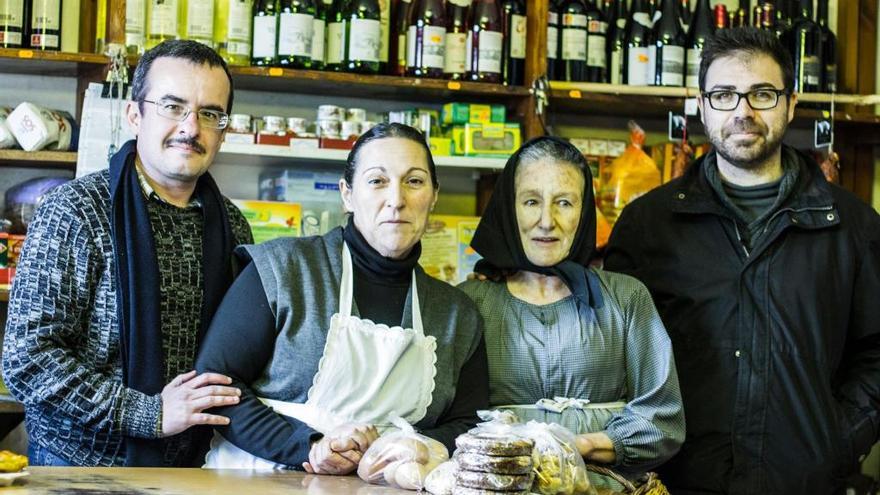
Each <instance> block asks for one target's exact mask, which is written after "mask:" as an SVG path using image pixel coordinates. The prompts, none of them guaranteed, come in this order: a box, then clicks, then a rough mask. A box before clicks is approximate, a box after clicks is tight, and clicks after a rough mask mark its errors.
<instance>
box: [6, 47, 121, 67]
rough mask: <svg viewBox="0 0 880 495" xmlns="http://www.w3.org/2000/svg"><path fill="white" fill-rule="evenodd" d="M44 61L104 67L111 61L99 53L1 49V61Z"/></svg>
mask: <svg viewBox="0 0 880 495" xmlns="http://www.w3.org/2000/svg"><path fill="white" fill-rule="evenodd" d="M3 58H6V59H19V60H43V61H50V62H74V63H78V64H95V65H104V64H108V63H110V59H109V58H108V57H106V56H104V55H100V54H97V53H70V52H56V51H49V50H31V49H30V48H0V59H3Z"/></svg>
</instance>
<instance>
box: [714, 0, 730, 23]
mask: <svg viewBox="0 0 880 495" xmlns="http://www.w3.org/2000/svg"><path fill="white" fill-rule="evenodd" d="M727 27H730V18H729V17H728V16H727V6H725V5H724V4H723V3H719V4H718V5H716V6H715V29H724V28H727Z"/></svg>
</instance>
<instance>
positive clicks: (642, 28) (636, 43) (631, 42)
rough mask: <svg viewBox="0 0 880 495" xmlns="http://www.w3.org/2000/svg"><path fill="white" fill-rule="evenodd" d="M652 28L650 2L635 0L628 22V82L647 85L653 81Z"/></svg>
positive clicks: (635, 84)
mask: <svg viewBox="0 0 880 495" xmlns="http://www.w3.org/2000/svg"><path fill="white" fill-rule="evenodd" d="M652 28H653V24H652V23H651V14H650V8H649V7H648V3H647V2H646V1H645V0H633V2H632V5H631V10H630V13H629V19H628V20H627V22H626V52H625V55H626V56H625V58H624V60H625V64H626V65H625V67H624V72H625V73H626V84H629V85H631V86H647V85H648V84H650V83H651V78H650V76H651V75H652V73H651V69H652V67H653V65H654V60H653V59H652V58H651V53H652V52H651V50H650V48H649V47H650V46H651V44H652V42H653V40H652V37H651V36H652V34H651V30H652Z"/></svg>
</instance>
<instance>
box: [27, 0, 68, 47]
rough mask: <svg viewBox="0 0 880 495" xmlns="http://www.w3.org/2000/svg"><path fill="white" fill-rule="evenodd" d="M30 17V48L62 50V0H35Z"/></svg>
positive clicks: (32, 3)
mask: <svg viewBox="0 0 880 495" xmlns="http://www.w3.org/2000/svg"><path fill="white" fill-rule="evenodd" d="M30 17H31V20H30V24H29V25H30V30H29V31H28V34H29V38H30V47H31V48H34V49H37V50H61V0H33V1H32V2H30Z"/></svg>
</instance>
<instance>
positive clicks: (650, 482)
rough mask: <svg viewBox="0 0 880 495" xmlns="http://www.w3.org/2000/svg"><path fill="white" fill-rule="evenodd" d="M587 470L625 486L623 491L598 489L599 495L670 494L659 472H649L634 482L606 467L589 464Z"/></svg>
mask: <svg viewBox="0 0 880 495" xmlns="http://www.w3.org/2000/svg"><path fill="white" fill-rule="evenodd" d="M587 471H592V472H594V473H596V474H601V475H603V476H608V477H609V478H611V479H613V480H614V481H616V482H618V483H620V484H621V485H622V486H623V492H615V491H611V490H598V492H599V495H669V490H667V489H666V487H665V486H663V483H662V482H661V481H660V478H659V477H657V473H647V474H645V475H644V476H642V477H641V478H640V479H638V480H635V483H633V482H632V481H630V480H628V479H626V478H624V477H623V476H621V475H619V474H617V473H615V472H614V471H612V470H611V469H608V468H606V467H602V466H596V465H593V464H587Z"/></svg>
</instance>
